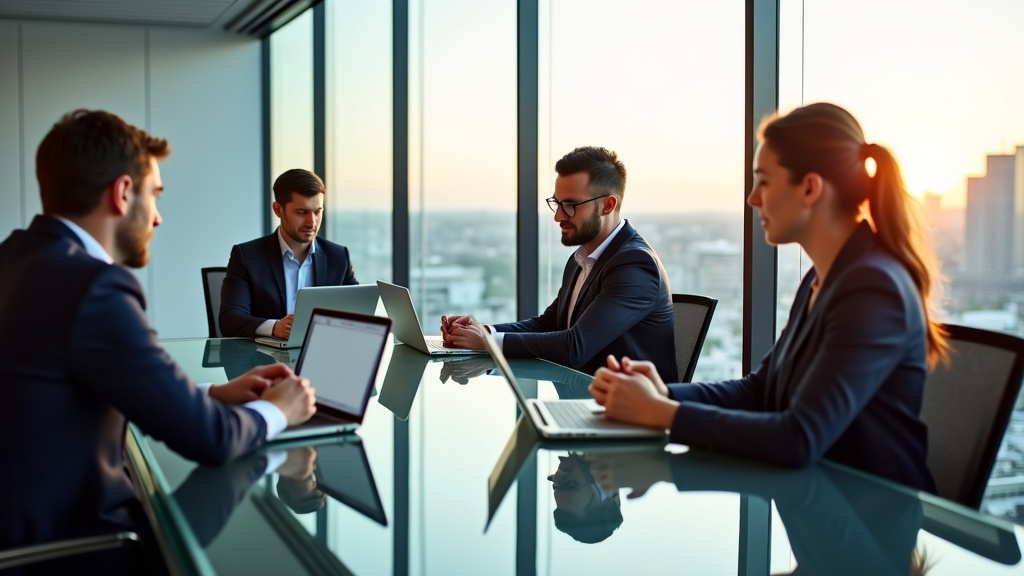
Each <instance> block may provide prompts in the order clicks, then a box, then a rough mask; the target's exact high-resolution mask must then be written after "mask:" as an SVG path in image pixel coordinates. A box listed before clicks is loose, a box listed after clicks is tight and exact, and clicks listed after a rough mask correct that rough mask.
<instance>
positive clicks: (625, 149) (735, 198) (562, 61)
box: [537, 0, 747, 381]
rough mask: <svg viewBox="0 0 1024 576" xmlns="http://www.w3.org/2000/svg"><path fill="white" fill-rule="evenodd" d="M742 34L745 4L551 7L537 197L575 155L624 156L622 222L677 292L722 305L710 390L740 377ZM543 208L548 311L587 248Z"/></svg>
mask: <svg viewBox="0 0 1024 576" xmlns="http://www.w3.org/2000/svg"><path fill="white" fill-rule="evenodd" d="M743 31H744V5H743V3H742V2H663V1H653V0H645V1H632V0H629V1H627V0H602V1H597V2H595V1H592V0H542V1H541V2H540V34H539V36H540V78H539V81H540V82H539V86H540V102H539V106H540V108H539V110H540V126H539V169H538V170H539V175H538V178H539V183H538V187H539V196H540V197H541V198H542V199H543V198H547V197H548V196H550V195H551V193H552V191H553V186H554V180H555V175H556V174H555V171H554V165H555V163H556V162H557V161H558V159H559V158H561V157H562V156H563V155H565V154H566V153H568V152H570V151H571V150H573V148H575V147H577V146H603V147H605V148H608V149H609V150H613V151H615V152H616V153H617V154H618V155H619V158H620V159H621V160H622V161H623V163H624V164H625V165H626V171H627V185H626V193H625V196H624V198H623V202H622V215H623V217H624V218H626V219H627V220H628V221H629V222H630V223H631V224H632V225H633V226H634V227H635V228H636V229H637V231H639V232H640V233H641V234H642V235H643V236H644V237H645V238H646V239H647V240H648V242H650V243H651V245H652V246H653V247H654V249H655V251H656V252H657V253H658V255H659V256H660V257H661V260H662V263H663V264H664V266H665V269H666V271H667V272H668V277H669V282H670V286H671V289H672V292H675V293H692V294H703V295H705V296H711V297H713V298H717V299H718V301H719V303H718V309H717V310H716V312H715V316H714V318H713V321H712V324H711V329H710V331H709V333H708V336H707V339H706V341H705V344H704V349H703V352H702V353H701V357H700V361H699V363H698V365H697V371H696V374H695V376H694V378H695V380H699V381H715V380H721V379H726V378H733V377H736V376H739V374H740V355H741V340H742V334H741V326H742V314H743V310H742V296H743V273H742V264H743V257H742V240H743V207H744V205H743V201H744V190H743V187H744V183H743V178H744V171H745V170H747V167H746V166H744V160H743V145H744V126H743V124H744V121H743V106H744V102H743V94H744V92H743V89H744V88H743V74H744V54H743V46H744V36H743V33H744V32H743ZM537 209H538V211H539V212H540V225H539V232H540V246H539V252H540V255H539V260H540V274H539V282H540V303H541V308H542V309H543V307H545V306H546V305H547V304H548V303H550V302H551V301H552V300H553V299H554V297H555V295H556V293H557V290H558V288H559V286H560V284H561V281H562V270H563V267H564V266H565V262H566V259H567V258H568V257H569V255H570V254H571V253H572V251H573V250H575V248H566V247H563V246H562V245H561V243H560V239H559V230H558V226H557V225H556V224H555V223H554V221H553V214H552V213H551V212H550V210H548V208H547V207H546V206H545V205H543V202H541V204H540V205H539V206H538V207H537Z"/></svg>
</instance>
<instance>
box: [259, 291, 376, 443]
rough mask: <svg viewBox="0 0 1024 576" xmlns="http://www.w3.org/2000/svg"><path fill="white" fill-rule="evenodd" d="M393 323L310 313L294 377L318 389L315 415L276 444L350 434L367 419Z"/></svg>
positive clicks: (317, 311)
mask: <svg viewBox="0 0 1024 576" xmlns="http://www.w3.org/2000/svg"><path fill="white" fill-rule="evenodd" d="M390 331H391V320H389V319H387V318H381V317H378V316H367V315H365V314H355V313H352V312H342V311H340V310H324V309H321V308H317V309H315V310H313V313H312V314H311V319H310V322H309V326H308V327H307V329H306V338H305V345H304V346H303V347H302V353H301V354H300V355H299V361H298V363H297V364H296V367H295V373H296V374H298V375H299V376H302V377H303V378H308V379H309V382H310V384H311V385H312V386H313V387H314V388H316V414H314V415H313V417H312V418H310V419H309V420H308V421H306V422H304V423H302V424H299V425H298V426H292V427H289V428H288V429H286V430H285V431H284V432H281V433H280V434H278V435H277V436H275V437H274V441H275V442H276V441H284V440H294V439H296V438H305V437H309V436H321V435H324V434H336V433H339V432H350V431H353V430H355V429H356V428H358V427H359V425H360V424H361V423H362V422H363V415H364V414H366V405H367V404H368V403H369V401H370V394H371V393H372V391H373V384H374V382H375V381H376V379H377V371H378V370H379V369H380V363H381V359H382V358H383V356H384V347H385V345H386V344H387V341H388V335H389V334H390Z"/></svg>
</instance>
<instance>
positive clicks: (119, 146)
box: [36, 110, 171, 216]
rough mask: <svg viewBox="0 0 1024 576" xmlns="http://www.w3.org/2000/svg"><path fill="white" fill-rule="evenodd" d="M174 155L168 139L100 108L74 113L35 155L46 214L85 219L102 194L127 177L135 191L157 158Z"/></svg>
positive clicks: (53, 130)
mask: <svg viewBox="0 0 1024 576" xmlns="http://www.w3.org/2000/svg"><path fill="white" fill-rule="evenodd" d="M170 153H171V148H170V146H168V144H167V140H165V139H163V138H154V137H153V136H151V135H149V133H147V132H146V131H145V130H140V129H139V128H136V127H135V126H132V125H131V124H129V123H127V122H125V121H124V120H122V119H121V118H118V117H117V116H115V115H113V114H111V113H109V112H103V111H100V110H95V111H91V110H75V111H74V112H71V113H70V114H65V115H64V117H63V118H61V119H60V121H59V122H57V123H56V124H54V126H53V128H51V129H50V132H49V133H48V134H47V135H46V137H45V138H43V141H42V143H41V144H39V150H37V151H36V179H37V180H39V195H40V197H41V199H42V201H43V212H44V213H46V214H56V215H60V216H85V215H86V214H88V213H90V212H92V211H93V210H95V209H96V207H97V206H99V204H100V200H101V198H102V197H103V191H104V190H105V189H106V188H107V187H108V186H110V185H111V184H112V183H113V182H114V180H117V179H118V178H119V177H121V176H123V175H128V176H131V178H132V183H133V186H134V188H135V189H136V190H137V189H138V188H137V187H138V186H139V184H140V183H141V182H142V180H143V178H145V177H146V176H147V175H148V174H149V163H150V160H151V159H153V158H157V159H161V158H166V157H167V155H168V154H170Z"/></svg>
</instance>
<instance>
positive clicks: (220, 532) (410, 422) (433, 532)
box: [132, 339, 1024, 576]
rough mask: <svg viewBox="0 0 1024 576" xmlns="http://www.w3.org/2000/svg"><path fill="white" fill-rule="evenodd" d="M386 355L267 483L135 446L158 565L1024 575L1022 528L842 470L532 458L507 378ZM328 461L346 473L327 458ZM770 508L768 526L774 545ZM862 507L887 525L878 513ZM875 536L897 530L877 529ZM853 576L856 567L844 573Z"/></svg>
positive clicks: (565, 376)
mask: <svg viewBox="0 0 1024 576" xmlns="http://www.w3.org/2000/svg"><path fill="white" fill-rule="evenodd" d="M207 342H208V341H207V340H206V339H195V340H173V341H166V342H164V345H165V347H166V349H167V351H168V353H170V354H171V355H172V356H173V357H174V358H175V359H176V360H178V361H179V362H180V363H181V364H182V366H183V368H184V369H185V371H186V372H187V373H188V374H189V376H191V377H192V378H193V379H194V380H197V381H222V380H223V379H224V370H225V368H226V367H225V365H224V364H223V362H219V363H220V365H218V366H211V364H217V363H218V361H216V359H215V358H213V354H212V349H216V353H217V355H218V356H223V354H222V351H223V349H224V344H225V342H226V341H220V340H219V341H213V340H211V341H209V343H210V344H209V345H208V344H207ZM214 344H216V346H215V345H214ZM393 348H394V349H393V350H390V351H389V352H388V354H387V355H386V356H387V358H386V359H385V362H386V363H387V367H386V368H382V369H381V370H380V374H379V375H378V384H377V386H378V387H379V390H380V394H379V395H378V396H376V397H375V398H371V400H370V403H369V407H368V409H367V413H366V417H365V419H364V420H363V423H362V425H361V426H360V427H359V430H358V432H357V435H354V436H349V437H339V438H327V439H321V440H318V441H316V442H309V443H305V444H304V443H299V442H296V443H292V444H285V445H281V444H277V445H273V446H270V447H269V451H268V452H265V455H266V457H267V458H266V464H265V465H263V466H262V467H261V466H257V465H256V463H253V468H246V463H245V461H244V460H240V461H237V462H233V463H232V464H230V465H229V466H228V467H225V468H223V469H207V470H203V471H202V472H200V471H198V470H197V467H196V465H195V464H193V463H191V462H189V461H187V460H184V459H183V458H181V457H179V456H177V455H175V454H174V453H172V452H170V451H169V450H168V449H166V447H165V446H164V445H163V444H161V443H159V442H158V441H156V440H153V439H150V438H143V437H139V438H138V444H139V450H138V451H139V452H141V455H139V459H140V461H141V463H142V464H143V466H145V467H148V472H149V474H150V475H151V476H152V481H151V483H152V485H153V486H154V487H155V488H154V489H153V490H152V491H150V492H146V491H145V490H144V491H143V493H144V494H150V495H151V497H150V498H149V499H148V500H150V501H151V502H152V504H153V505H154V507H155V508H156V509H157V512H158V515H157V518H158V520H157V522H158V524H159V526H160V527H161V528H163V529H164V530H165V532H167V533H169V534H170V535H171V536H172V537H176V538H177V541H176V542H177V543H172V544H173V545H172V546H171V548H170V550H172V553H171V555H172V556H174V557H175V559H176V561H177V564H179V565H183V566H186V569H184V570H180V571H179V572H180V573H182V574H289V575H291V574H336V573H337V574H340V573H350V574H357V575H374V574H403V575H409V576H427V575H430V574H444V575H446V576H447V575H456V576H458V575H463V574H464V575H477V574H489V575H490V574H495V575H499V576H513V575H515V576H520V575H523V576H526V575H530V576H544V575H552V576H553V575H559V576H565V575H574V574H580V575H586V576H593V575H594V574H608V573H613V574H632V573H643V574H681V573H682V574H690V573H693V574H698V573H699V574H708V575H718V574H722V575H727V576H733V575H739V574H743V575H747V574H770V573H789V572H793V571H794V570H796V571H797V572H798V573H799V572H800V571H803V573H805V574H807V573H814V572H813V570H818V571H819V573H820V571H822V570H825V571H827V570H833V569H838V570H839V571H838V572H834V573H838V574H843V573H844V572H843V571H842V570H844V569H845V568H843V567H839V568H836V567H835V566H833V565H831V564H829V563H828V561H829V556H828V555H831V554H837V555H838V554H842V553H844V551H843V550H842V549H835V547H836V546H839V544H840V543H843V542H854V543H857V542H861V544H858V545H863V546H869V545H870V546H874V548H866V549H867V550H875V551H876V552H877V554H874V553H872V555H873V558H874V559H882V560H883V561H884V559H885V558H886V557H888V558H897V559H899V560H900V561H901V562H902V556H903V550H907V553H908V554H909V553H910V548H907V546H908V544H906V542H905V540H908V539H909V540H910V541H911V544H910V546H912V547H914V548H921V549H923V550H924V551H925V558H926V559H927V560H928V561H929V563H931V564H932V567H931V568H930V569H929V571H928V574H929V576H946V575H950V576H952V575H957V576H960V575H965V574H971V575H981V576H987V575H997V574H1019V573H1021V569H1022V565H1021V562H1020V552H1019V547H1018V542H1019V541H1020V539H1021V536H1022V535H1024V528H1022V529H1021V531H1020V532H1019V533H1015V532H1014V528H1013V527H1012V526H1011V527H1008V525H1006V524H1004V523H1000V522H998V521H995V520H993V519H991V518H989V517H986V516H983V515H980V514H978V513H976V512H973V511H970V510H966V509H963V508H960V507H957V506H955V505H952V504H949V503H947V502H944V501H941V500H938V499H936V498H932V497H928V496H922V495H919V494H916V493H914V492H911V491H909V490H906V489H903V488H900V487H898V486H895V485H892V484H889V483H886V482H884V481H880V480H877V479H874V478H871V477H868V476H865V475H861V474H858V473H855V472H852V471H850V470H847V469H844V468H840V467H835V466H829V465H822V466H819V467H817V468H813V469H808V470H805V471H794V470H784V469H778V468H771V467H768V466H765V465H761V464H757V463H753V462H745V461H741V460H730V459H726V458H721V457H716V456H714V455H709V454H702V453H697V452H693V453H687V454H683V455H673V454H668V453H665V452H664V449H663V446H662V445H661V444H660V443H655V444H653V446H652V445H651V444H645V445H636V444H631V443H626V444H622V443H612V442H602V443H594V442H592V441H589V440H588V441H585V442H584V441H576V442H573V443H562V442H558V443H556V442H547V443H538V439H537V434H536V430H534V429H533V428H532V427H531V426H530V425H523V421H521V420H520V419H519V417H520V415H521V414H520V410H519V409H518V407H517V403H516V400H515V398H514V396H513V395H512V393H511V391H510V389H509V386H508V384H507V382H505V381H504V379H503V377H501V376H497V375H494V374H491V373H484V374H480V375H475V376H473V377H471V378H468V382H467V384H466V385H459V384H455V385H453V383H452V381H451V380H449V381H448V382H447V383H443V382H442V376H441V374H442V370H446V366H445V364H444V363H443V362H431V361H429V358H428V357H426V356H425V355H423V354H421V353H419V352H417V351H415V350H405V348H406V347H404V346H400V345H396V346H394V347H393ZM208 351H210V353H209V354H208V353H207V352H208ZM229 355H230V353H229ZM520 362H521V364H520ZM204 364H205V365H204ZM450 368H451V367H449V369H450ZM513 370H514V371H515V373H516V374H517V375H519V376H520V378H519V381H520V384H521V385H522V387H523V389H524V393H525V394H526V396H527V397H530V398H542V399H554V398H556V397H559V394H560V390H559V384H560V383H561V384H565V383H567V382H569V383H573V382H575V383H576V384H578V385H579V386H581V387H582V388H583V389H585V387H586V384H588V383H589V377H588V376H586V375H582V374H579V373H578V372H574V371H571V370H568V369H565V368H562V367H559V366H556V365H554V364H551V363H548V362H543V361H537V360H532V361H531V360H522V361H517V364H516V366H515V367H514V368H513ZM488 372H490V371H488ZM527 375H528V376H527ZM571 385H572V384H570V387H571ZM517 421H518V422H519V423H518V424H517ZM134 437H135V436H134V432H133V438H134ZM349 442H357V443H358V445H359V446H361V451H360V450H358V449H356V448H357V446H354V445H351V444H349ZM301 446H309V447H312V448H313V449H315V451H316V457H315V460H314V459H313V457H312V455H311V453H310V451H309V450H305V449H303V450H298V451H295V452H293V453H292V454H291V455H292V458H284V459H282V460H281V461H280V462H279V463H277V464H275V463H274V462H272V461H271V459H270V457H269V456H270V453H271V452H273V451H280V450H284V449H288V448H297V447H301ZM335 446H336V447H335ZM332 450H337V451H338V452H339V453H342V452H344V453H345V454H347V456H345V457H344V458H342V457H341V456H340V455H339V456H338V457H336V458H327V456H326V455H327V454H328V453H329V452H330V451H332ZM346 451H347V452H346ZM364 455H365V461H364V460H363V457H364ZM254 457H260V456H259V455H254ZM135 460H136V458H134V457H133V458H132V461H133V462H134V461H135ZM496 460H497V461H498V464H497V465H496ZM289 461H290V462H289ZM666 463H667V465H666ZM235 466H237V467H238V469H237V470H239V471H240V472H239V476H241V477H242V478H244V482H243V483H242V487H241V488H238V489H232V490H227V489H223V488H222V489H219V490H215V489H204V490H201V491H199V493H200V494H206V495H207V500H206V501H204V502H201V503H200V505H198V506H195V505H188V504H187V502H188V499H187V498H185V497H183V495H185V494H188V491H186V490H183V489H182V487H183V485H184V484H185V483H186V480H187V479H188V478H189V477H190V476H191V475H192V474H193V473H195V474H203V475H212V480H213V481H214V483H220V484H222V485H228V486H232V485H235V482H236V481H235V480H232V479H231V474H230V473H229V472H228V471H229V470H231V469H232V468H233V467H235ZM364 466H365V467H364ZM587 466H589V468H587ZM268 470H272V471H270V472H268ZM361 470H365V471H367V472H366V473H363V472H361ZM624 470H625V471H628V472H630V473H636V474H639V473H641V472H643V471H645V470H648V471H651V470H654V471H657V472H658V473H659V474H661V476H657V475H654V476H649V477H653V478H659V477H660V478H669V479H670V481H669V482H655V483H654V484H653V485H652V486H651V487H650V489H648V490H647V491H646V492H645V493H643V495H642V496H640V497H634V498H628V497H627V496H628V495H630V494H632V491H631V489H628V488H621V489H620V488H617V486H620V485H621V486H629V485H630V484H632V485H633V487H636V488H643V487H644V485H643V484H642V483H641V482H639V481H638V480H630V481H629V482H627V481H626V480H629V478H628V477H627V476H625V475H624V473H623V471H624ZM666 470H667V471H668V472H667V473H668V474H671V476H666V475H665V474H666ZM241 471H246V472H247V474H249V475H248V476H247V475H246V474H243V473H242V472H241ZM281 476H284V477H285V479H283V480H281V479H280V477H281ZM549 477H552V479H551V480H548V478H549ZM485 482H486V483H487V487H486V493H485V488H484V483H485ZM595 483H596V488H595V486H594V484H595ZM246 486H248V488H247V489H246ZM246 490H247V491H246ZM289 490H292V492H291V493H288V494H286V492H287V491H289ZM195 493H196V492H193V494H195ZM639 493H640V490H637V491H636V494H634V495H637V494H639ZM217 494H222V495H220V496H218V495H217ZM321 494H323V496H321ZM616 494H617V495H618V496H615V495H616ZM293 496H294V498H293ZM837 496H838V497H837ZM321 497H322V498H323V505H322V507H321V506H320V498H321ZM799 497H806V498H808V500H807V501H806V502H805V501H801V500H799V499H798V498H799ZM811 497H814V498H817V499H810V498H811ZM819 497H820V498H819ZM616 498H617V501H616ZM769 499H774V501H775V502H776V504H777V505H778V507H779V511H780V514H779V515H776V516H775V519H780V518H781V521H779V522H777V523H776V524H775V527H776V529H775V530H774V532H773V531H772V530H773V528H772V526H773V519H772V516H771V504H769ZM286 501H289V502H291V503H292V506H293V507H294V508H295V509H297V510H299V511H300V512H302V513H296V511H295V510H293V507H290V506H289V504H288V502H286ZM875 501H877V502H885V503H886V505H885V507H883V509H881V510H874V509H872V508H871V506H870V504H871V503H872V502H875ZM236 502H237V504H235V503H236ZM598 502H601V503H604V502H610V503H609V504H607V506H608V509H607V511H606V512H604V513H602V514H598V513H595V514H593V517H594V518H597V519H598V520H599V521H598V522H596V523H594V522H591V524H590V526H593V525H594V524H597V525H598V527H597V528H593V527H588V524H587V523H586V522H581V521H578V519H579V518H581V517H587V511H588V508H590V509H596V508H597V503H598ZM297 503H298V504H297ZM915 503H916V504H915ZM915 505H916V506H917V509H918V510H919V512H917V514H918V517H917V519H915V515H914V514H915V512H914V510H915ZM612 506H614V507H615V508H617V509H618V513H619V515H620V516H621V519H622V520H621V522H619V521H618V520H617V518H616V517H615V514H613V513H612V512H611V507H612ZM232 508H233V511H231V509H232ZM183 509H191V510H199V511H200V516H201V515H202V514H208V515H211V516H212V518H211V517H208V518H201V517H200V516H196V515H195V513H194V512H189V513H188V514H186V513H185V512H183ZM160 510H164V511H166V513H165V514H159V511H160ZM563 510H564V512H563ZM579 510H583V512H584V513H583V514H579V513H578V511H579ZM752 511H754V512H757V513H756V514H755V513H753V512H752ZM851 514H852V516H851ZM858 514H859V515H860V516H859V517H858V516H857V515H858ZM886 514H890V516H886ZM563 516H564V518H563ZM218 518H222V519H221V520H218ZM886 518H891V521H890V522H889V524H891V526H889V525H886V526H876V525H875V524H876V523H879V522H882V519H886ZM566 519H568V522H563V520H566ZM574 521H575V522H574ZM602 522H603V525H602ZM816 522H820V523H822V525H820V526H819V525H818V524H816ZM851 522H852V523H853V524H852V525H849V523H851ZM858 522H859V523H860V525H862V527H863V530H861V526H860V525H858ZM828 523H832V524H834V525H836V526H847V529H848V532H843V533H841V534H833V536H831V537H830V538H831V543H830V542H827V541H818V540H815V539H814V538H815V537H816V535H818V534H819V533H820V534H822V535H826V534H829V533H830V530H831V527H830V526H831V524H828ZM915 523H916V525H917V526H918V528H916V529H915V528H913V526H915ZM783 524H784V526H783ZM566 526H569V528H568V529H566V530H565V531H562V529H561V528H565V527H566ZM901 526H902V527H903V528H900V527H901ZM907 526H910V528H907ZM854 528H856V529H857V530H860V531H861V532H862V533H867V534H870V535H874V534H878V535H879V536H878V538H877V540H878V541H877V542H875V543H873V544H872V543H871V541H870V540H866V539H865V538H867V536H864V537H860V536H856V531H855V530H854ZM786 531H791V532H792V534H790V535H789V537H788V539H787V536H786ZM907 531H909V532H910V533H911V536H906V535H905V534H904V533H905V532H907ZM574 534H575V536H574ZM587 541H592V542H593V543H586V542H587ZM855 560H858V561H859V560H860V559H855ZM862 565H863V563H862ZM888 565H889V564H882V568H879V570H880V572H879V573H883V574H884V573H885V572H884V570H885V569H886V568H885V567H886V566H888ZM900 565H902V564H900ZM189 566H191V568H188V567H189ZM850 566H853V567H858V565H857V564H856V563H854V562H853V560H851V564H850ZM868 566H869V568H871V569H874V567H875V566H874V565H873V564H870V565H868ZM908 566H909V556H908Z"/></svg>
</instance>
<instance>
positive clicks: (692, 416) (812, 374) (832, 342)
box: [670, 267, 923, 467]
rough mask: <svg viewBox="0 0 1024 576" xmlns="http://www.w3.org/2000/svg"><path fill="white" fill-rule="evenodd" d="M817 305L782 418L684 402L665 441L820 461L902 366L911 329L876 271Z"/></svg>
mask: <svg viewBox="0 0 1024 576" xmlns="http://www.w3.org/2000/svg"><path fill="white" fill-rule="evenodd" d="M820 304H821V305H824V306H827V308H825V309H823V310H822V312H823V315H822V317H821V319H820V320H819V321H820V322H822V323H823V326H822V331H821V334H822V338H821V340H820V342H816V343H815V345H814V347H813V354H814V356H813V358H812V359H811V360H810V361H809V362H807V363H806V366H807V368H806V370H804V371H803V372H802V373H800V374H794V378H797V381H795V382H789V383H786V385H787V386H789V387H790V389H791V390H794V393H793V395H792V396H791V398H790V399H789V403H788V406H787V407H786V408H785V409H784V410H782V411H772V412H765V411H749V410H745V409H736V408H733V407H731V406H730V405H729V404H728V403H725V404H723V405H722V406H715V405H709V404H702V403H697V402H689V401H685V400H684V401H683V402H681V403H680V405H679V408H678V409H677V410H676V415H675V420H674V421H673V424H672V429H671V433H670V439H671V441H672V442H677V443H680V444H688V445H690V446H694V447H698V448H706V449H710V450H714V451H717V452H721V453H724V454H730V455H734V456H740V457H744V458H757V459H760V460H766V461H769V462H773V463H775V464H781V465H787V466H798V467H799V466H805V465H807V464H810V463H813V462H816V461H817V460H819V459H821V457H822V456H823V455H824V454H825V453H826V452H827V451H828V449H829V448H831V447H832V445H833V444H834V443H835V442H836V440H837V439H838V438H839V437H840V435H842V433H843V432H844V431H845V430H846V428H847V427H848V426H849V425H850V423H851V422H852V421H853V419H854V418H856V417H857V415H858V414H860V412H861V411H862V410H863V409H864V406H865V405H867V403H868V402H869V401H870V400H871V398H872V397H873V396H874V395H875V393H876V392H877V391H878V389H879V388H880V387H881V386H882V384H883V383H884V382H885V380H886V378H887V377H888V376H889V374H891V373H892V371H893V369H894V368H895V367H896V365H897V364H898V363H899V362H900V361H901V359H902V357H903V354H904V351H905V347H906V340H907V338H908V333H909V331H910V330H912V329H913V328H912V327H910V326H909V325H908V322H909V320H908V314H907V310H906V308H905V306H906V305H907V304H906V303H905V302H904V300H903V297H902V295H901V293H900V290H899V288H898V286H897V285H896V283H895V281H894V280H893V278H892V277H891V276H889V275H888V274H887V273H886V272H885V271H884V270H881V269H879V268H871V267H865V268H862V269H858V270H856V271H855V272H854V273H850V274H846V275H844V276H843V278H842V284H841V285H837V286H836V288H835V291H834V292H833V293H832V294H831V297H830V298H829V300H828V302H821V303H820ZM916 329H917V330H923V326H921V327H917V328H916ZM780 385H782V384H780ZM722 398H723V401H726V400H728V398H727V397H725V396H723V397H722Z"/></svg>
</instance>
